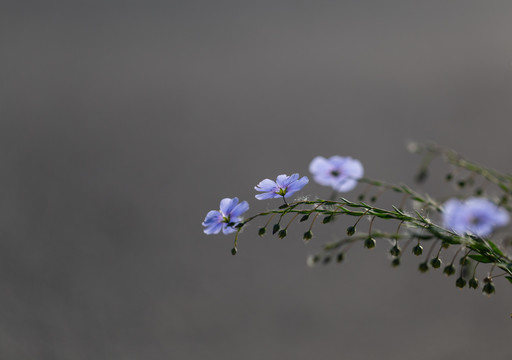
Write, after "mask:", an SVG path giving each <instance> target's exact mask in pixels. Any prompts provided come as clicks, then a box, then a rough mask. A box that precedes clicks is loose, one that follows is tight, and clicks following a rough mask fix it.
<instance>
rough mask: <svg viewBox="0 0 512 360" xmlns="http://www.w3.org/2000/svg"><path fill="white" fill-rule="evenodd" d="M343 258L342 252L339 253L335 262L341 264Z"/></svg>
mask: <svg viewBox="0 0 512 360" xmlns="http://www.w3.org/2000/svg"><path fill="white" fill-rule="evenodd" d="M343 257H344V255H343V253H342V252H340V253H339V254H338V255H337V256H336V261H337V262H339V263H340V262H342V261H343Z"/></svg>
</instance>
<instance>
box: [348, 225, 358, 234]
mask: <svg viewBox="0 0 512 360" xmlns="http://www.w3.org/2000/svg"><path fill="white" fill-rule="evenodd" d="M355 232H356V227H355V226H349V227H348V228H347V235H348V236H352V235H354V234H355Z"/></svg>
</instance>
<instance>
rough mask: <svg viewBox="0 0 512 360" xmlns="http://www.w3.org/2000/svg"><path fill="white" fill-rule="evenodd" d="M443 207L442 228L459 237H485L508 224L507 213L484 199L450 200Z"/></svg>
mask: <svg viewBox="0 0 512 360" xmlns="http://www.w3.org/2000/svg"><path fill="white" fill-rule="evenodd" d="M443 207H444V212H443V225H444V227H445V228H447V229H449V230H452V231H453V232H455V233H457V234H459V235H465V234H471V235H475V236H479V237H486V236H489V235H491V233H492V232H493V230H494V228H496V227H498V226H504V225H506V224H507V223H508V222H509V215H508V212H507V211H506V210H505V209H503V208H501V207H498V206H496V205H495V204H494V203H493V202H492V201H490V200H489V199H486V198H469V199H466V200H465V201H461V200H458V199H451V200H448V201H447V202H446V203H445V204H444V206H443Z"/></svg>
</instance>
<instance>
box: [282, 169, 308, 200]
mask: <svg viewBox="0 0 512 360" xmlns="http://www.w3.org/2000/svg"><path fill="white" fill-rule="evenodd" d="M296 175H297V177H298V175H299V174H296ZM308 182H309V179H308V177H307V176H303V177H302V178H300V179H299V180H296V181H294V182H293V183H291V184H290V185H289V186H288V189H287V191H286V195H285V197H288V196H290V195H292V194H294V193H296V192H297V191H299V190H301V189H302V188H303V187H304V186H306V184H307V183H308Z"/></svg>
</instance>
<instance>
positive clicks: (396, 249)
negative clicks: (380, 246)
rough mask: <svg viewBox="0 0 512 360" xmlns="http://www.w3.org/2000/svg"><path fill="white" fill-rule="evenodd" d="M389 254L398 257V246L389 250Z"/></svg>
mask: <svg viewBox="0 0 512 360" xmlns="http://www.w3.org/2000/svg"><path fill="white" fill-rule="evenodd" d="M389 253H390V254H391V255H393V256H398V255H400V248H399V247H398V245H395V246H393V247H392V248H391V249H390V250H389Z"/></svg>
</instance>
